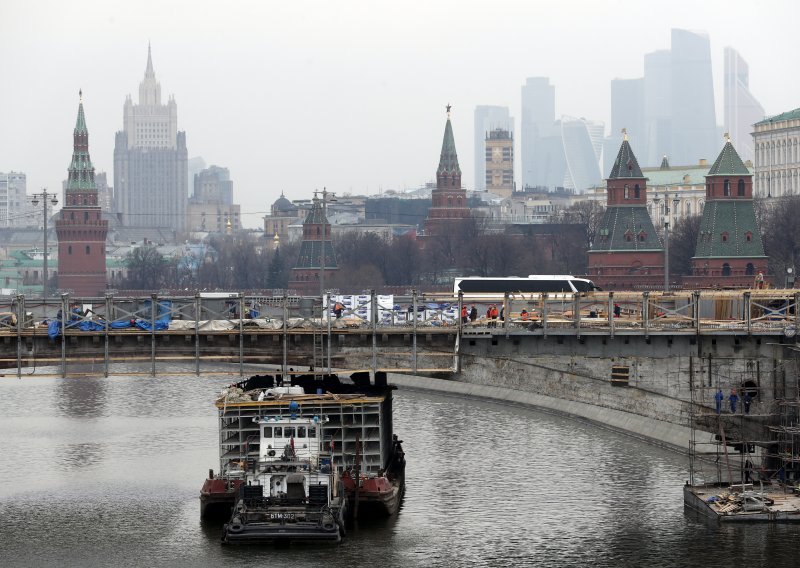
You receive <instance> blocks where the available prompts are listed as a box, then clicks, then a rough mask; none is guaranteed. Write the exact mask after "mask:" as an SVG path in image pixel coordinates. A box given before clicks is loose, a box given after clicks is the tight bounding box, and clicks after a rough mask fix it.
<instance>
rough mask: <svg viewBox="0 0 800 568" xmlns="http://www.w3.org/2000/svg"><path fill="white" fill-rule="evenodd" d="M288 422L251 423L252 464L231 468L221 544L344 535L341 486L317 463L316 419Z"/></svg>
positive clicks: (318, 435)
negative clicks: (255, 441) (254, 440)
mask: <svg viewBox="0 0 800 568" xmlns="http://www.w3.org/2000/svg"><path fill="white" fill-rule="evenodd" d="M289 410H290V411H291V412H292V413H291V414H290V415H289V416H285V417H283V416H280V417H279V416H275V417H272V418H270V417H265V418H262V419H256V424H257V425H258V429H259V448H260V449H259V456H258V460H257V461H252V462H244V463H240V464H239V466H238V469H237V468H236V467H231V468H230V469H229V470H228V472H227V473H228V477H231V478H241V480H242V483H241V484H239V491H238V492H239V495H238V498H237V500H236V504H235V505H234V507H233V513H232V516H231V519H230V521H229V522H228V523H226V524H225V525H224V526H223V528H222V542H223V543H224V544H236V543H260V542H297V541H328V542H339V541H340V540H341V538H342V535H344V533H345V526H344V518H345V511H346V509H347V499H346V497H345V494H344V490H343V487H342V483H341V481H340V480H339V479H338V476H337V475H336V473H334V472H332V471H331V465H330V458H327V459H326V458H323V457H322V455H321V452H320V448H321V447H322V427H321V426H322V425H321V424H320V418H319V417H318V416H314V417H311V418H302V417H298V415H297V411H298V410H299V405H298V404H297V403H296V402H293V403H290V405H289Z"/></svg>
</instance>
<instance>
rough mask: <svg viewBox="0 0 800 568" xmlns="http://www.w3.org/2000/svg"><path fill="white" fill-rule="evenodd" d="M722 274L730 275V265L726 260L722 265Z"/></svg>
mask: <svg viewBox="0 0 800 568" xmlns="http://www.w3.org/2000/svg"><path fill="white" fill-rule="evenodd" d="M722 275H723V276H730V275H731V265H730V264H728V263H727V262H726V263H725V264H723V265H722Z"/></svg>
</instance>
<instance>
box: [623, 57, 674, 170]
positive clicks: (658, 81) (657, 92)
mask: <svg viewBox="0 0 800 568" xmlns="http://www.w3.org/2000/svg"><path fill="white" fill-rule="evenodd" d="M671 85H672V57H671V54H670V52H669V50H665V49H662V50H659V51H654V52H652V53H647V54H645V56H644V84H643V87H644V101H643V106H644V110H643V117H644V132H642V133H641V134H640V135H639V138H638V139H639V140H641V145H642V149H641V151H640V153H639V155H640V156H642V163H643V164H644V165H645V166H654V165H656V164H659V163H661V158H662V157H663V156H664V155H665V154H666V155H667V156H669V157H670V161H672V131H671V126H672V121H671V118H672V88H671ZM626 128H627V127H626ZM632 134H634V135H635V134H636V133H634V132H632ZM642 135H643V136H642ZM673 163H677V162H674V161H673Z"/></svg>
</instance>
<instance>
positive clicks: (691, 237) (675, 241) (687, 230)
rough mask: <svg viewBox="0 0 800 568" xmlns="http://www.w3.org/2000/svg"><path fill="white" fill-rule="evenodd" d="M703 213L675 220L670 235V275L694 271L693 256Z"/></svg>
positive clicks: (680, 274)
mask: <svg viewBox="0 0 800 568" xmlns="http://www.w3.org/2000/svg"><path fill="white" fill-rule="evenodd" d="M702 220H703V216H702V215H688V216H686V217H681V218H680V219H678V220H677V221H676V222H675V227H674V228H673V229H672V232H671V234H670V237H669V273H670V277H673V276H683V275H688V274H691V273H692V257H693V256H694V255H695V251H696V250H697V238H698V237H699V236H700V221H702Z"/></svg>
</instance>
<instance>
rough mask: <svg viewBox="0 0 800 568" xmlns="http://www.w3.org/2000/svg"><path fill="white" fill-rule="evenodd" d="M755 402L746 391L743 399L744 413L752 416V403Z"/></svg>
mask: <svg viewBox="0 0 800 568" xmlns="http://www.w3.org/2000/svg"><path fill="white" fill-rule="evenodd" d="M751 402H753V397H752V396H750V393H749V392H748V391H744V396H743V397H742V406H744V413H745V414H750V403H751Z"/></svg>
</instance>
